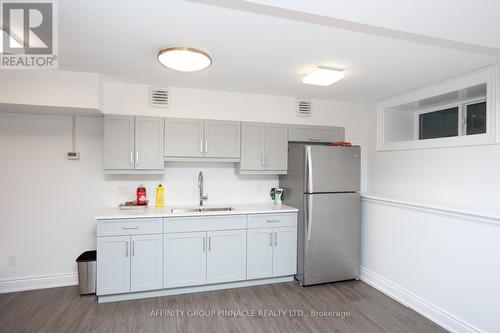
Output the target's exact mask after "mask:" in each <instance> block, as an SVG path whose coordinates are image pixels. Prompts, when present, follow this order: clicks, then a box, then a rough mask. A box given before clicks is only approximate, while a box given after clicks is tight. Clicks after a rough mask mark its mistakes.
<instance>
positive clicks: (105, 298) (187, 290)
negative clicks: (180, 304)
mask: <svg viewBox="0 0 500 333" xmlns="http://www.w3.org/2000/svg"><path fill="white" fill-rule="evenodd" d="M291 281H294V278H293V276H281V277H274V278H266V279H257V280H245V281H237V282H226V283H219V284H209V285H203V286H193V287H181V288H172V289H160V290H150V291H142V292H135V293H126V294H116V295H101V296H99V297H98V302H99V303H108V302H117V301H128V300H132V299H141V298H148V297H162V296H172V295H181V294H191V293H199V292H204V291H213V290H223V289H231V288H242V287H253V286H260V285H264V284H271V283H282V282H291Z"/></svg>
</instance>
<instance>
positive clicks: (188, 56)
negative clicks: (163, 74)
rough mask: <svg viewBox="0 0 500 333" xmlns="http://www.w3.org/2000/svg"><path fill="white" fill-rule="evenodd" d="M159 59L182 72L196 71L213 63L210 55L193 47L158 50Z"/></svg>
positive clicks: (166, 65) (161, 62)
mask: <svg viewBox="0 0 500 333" xmlns="http://www.w3.org/2000/svg"><path fill="white" fill-rule="evenodd" d="M158 61H159V62H160V64H162V65H163V66H165V67H167V68H170V69H174V70H176V71H181V72H195V71H199V70H202V69H205V68H207V67H208V66H210V65H211V64H212V58H211V57H210V55H209V54H208V53H207V52H205V51H202V50H200V49H196V48H193V47H180V46H176V47H169V48H166V49H162V50H160V52H158Z"/></svg>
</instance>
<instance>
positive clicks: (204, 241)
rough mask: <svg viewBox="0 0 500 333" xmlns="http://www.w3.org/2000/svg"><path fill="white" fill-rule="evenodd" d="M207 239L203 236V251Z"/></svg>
mask: <svg viewBox="0 0 500 333" xmlns="http://www.w3.org/2000/svg"><path fill="white" fill-rule="evenodd" d="M206 241H207V239H206V238H205V237H203V252H205V244H206Z"/></svg>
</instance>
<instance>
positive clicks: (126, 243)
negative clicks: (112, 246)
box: [125, 241, 128, 257]
mask: <svg viewBox="0 0 500 333" xmlns="http://www.w3.org/2000/svg"><path fill="white" fill-rule="evenodd" d="M125 257H128V241H126V242H125Z"/></svg>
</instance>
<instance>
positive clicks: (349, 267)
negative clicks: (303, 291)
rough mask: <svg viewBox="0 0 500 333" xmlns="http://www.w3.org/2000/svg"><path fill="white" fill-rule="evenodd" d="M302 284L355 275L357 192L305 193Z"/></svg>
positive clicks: (358, 234)
mask: <svg viewBox="0 0 500 333" xmlns="http://www.w3.org/2000/svg"><path fill="white" fill-rule="evenodd" d="M304 199H305V200H304V201H305V214H304V215H305V216H304V219H305V223H304V225H303V228H304V230H303V232H302V233H301V234H302V235H303V237H304V239H303V242H304V249H303V250H304V259H303V260H304V262H303V268H302V267H301V268H302V269H303V274H301V273H302V272H299V276H300V277H301V284H302V285H311V284H318V283H326V282H333V281H342V280H349V279H358V278H359V265H360V251H361V250H360V246H361V244H360V243H361V222H360V219H361V217H360V198H359V194H358V193H336V194H305V198H304Z"/></svg>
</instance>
